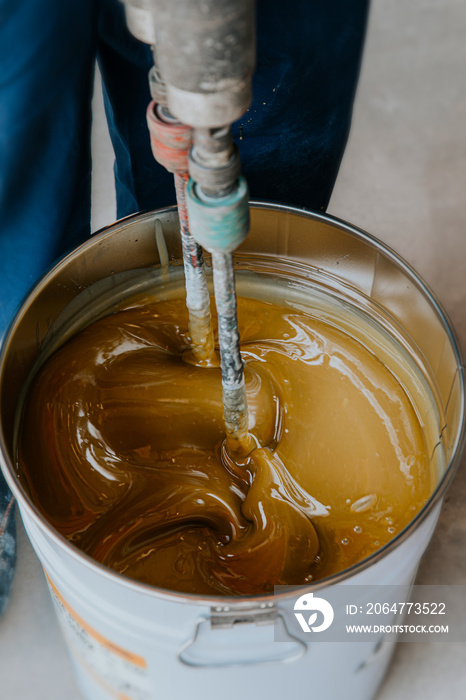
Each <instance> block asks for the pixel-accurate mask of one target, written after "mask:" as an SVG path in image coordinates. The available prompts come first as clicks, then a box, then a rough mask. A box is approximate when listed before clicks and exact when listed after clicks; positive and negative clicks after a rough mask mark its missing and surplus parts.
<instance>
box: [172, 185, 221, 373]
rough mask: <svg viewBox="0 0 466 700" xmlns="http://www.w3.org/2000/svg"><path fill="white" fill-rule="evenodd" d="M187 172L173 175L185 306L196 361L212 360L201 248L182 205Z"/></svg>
mask: <svg viewBox="0 0 466 700" xmlns="http://www.w3.org/2000/svg"><path fill="white" fill-rule="evenodd" d="M188 180H189V176H188V173H183V174H179V173H176V174H175V188H176V199H177V203H178V216H179V219H180V233H181V242H182V246H183V264H184V275H185V285H186V306H187V307H188V313H189V334H190V336H191V344H192V350H193V353H194V356H195V358H196V360H198V361H200V362H205V363H209V364H210V363H212V362H213V361H214V358H215V339H214V333H213V330H212V319H211V315H210V296H209V290H208V287H207V280H206V274H205V263H204V257H203V255H202V248H201V246H200V245H198V244H197V243H196V241H195V240H194V238H193V237H192V235H191V233H190V231H189V222H188V212H187V208H186V187H187V184H188Z"/></svg>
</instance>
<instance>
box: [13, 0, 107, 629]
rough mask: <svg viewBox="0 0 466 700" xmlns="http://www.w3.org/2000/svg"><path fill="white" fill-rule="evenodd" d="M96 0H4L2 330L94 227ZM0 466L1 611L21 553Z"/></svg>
mask: <svg viewBox="0 0 466 700" xmlns="http://www.w3.org/2000/svg"><path fill="white" fill-rule="evenodd" d="M95 18H96V7H95V3H94V1H93V0H66V1H65V2H64V1H63V0H48V1H47V2H37V1H35V0H0V337H1V336H2V334H3V332H4V330H5V327H6V325H7V324H8V322H9V321H10V319H11V317H12V315H13V313H14V311H15V309H16V307H17V306H18V304H19V302H20V301H21V299H22V297H23V296H24V295H25V294H26V292H27V291H28V289H29V287H30V286H31V285H32V284H33V283H34V282H35V280H36V279H37V277H38V276H39V275H40V274H41V273H42V272H43V271H44V269H45V268H46V267H47V266H48V265H50V263H51V262H52V261H53V260H54V259H55V258H56V256H57V255H58V254H59V253H61V252H63V251H64V250H66V249H67V248H70V247H71V246H73V245H75V244H76V243H77V242H80V241H82V239H83V238H84V237H85V236H86V235H88V234H89V221H90V102H91V95H92V75H93V66H94V56H95V36H96V22H95ZM14 510H15V509H14V501H13V498H12V496H11V493H10V492H9V490H8V488H7V485H6V483H5V481H4V479H3V477H2V475H1V474H0V615H1V614H2V612H3V610H4V608H5V606H6V603H7V600H8V594H9V588H10V583H11V580H12V578H13V572H14V565H15V559H16V544H15V522H14Z"/></svg>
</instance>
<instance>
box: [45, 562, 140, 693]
mask: <svg viewBox="0 0 466 700" xmlns="http://www.w3.org/2000/svg"><path fill="white" fill-rule="evenodd" d="M45 575H46V578H47V583H48V584H49V590H50V592H51V595H52V600H53V603H54V607H55V610H56V611H57V615H58V619H59V620H60V623H61V626H62V629H63V631H64V633H65V637H66V639H67V642H68V644H69V647H70V650H71V652H72V653H73V654H74V656H75V658H76V660H77V661H78V663H79V664H80V665H81V666H82V667H83V669H84V670H85V672H86V673H87V674H88V675H89V676H90V677H91V678H92V679H93V681H94V682H95V683H97V684H98V685H100V686H101V687H102V688H103V689H104V690H105V691H106V692H107V693H108V694H109V697H112V698H117V699H118V700H150V698H152V695H151V689H150V681H149V675H148V671H147V664H146V660H145V659H144V658H143V657H142V656H139V655H137V654H133V653H132V652H130V651H128V650H127V649H123V648H122V647H121V646H119V645H117V644H114V643H113V642H112V641H111V640H109V639H107V638H106V637H104V636H103V635H101V634H100V633H99V632H97V630H95V629H94V628H93V627H91V626H90V625H89V624H88V623H87V622H86V621H85V620H83V618H82V617H81V616H80V615H78V613H76V612H75V611H74V610H73V608H72V607H71V606H70V605H69V603H67V601H66V600H65V599H64V598H63V596H62V595H61V593H60V592H59V590H58V589H57V587H56V586H55V584H54V583H53V582H52V581H51V579H50V577H49V576H48V574H47V573H46V574H45Z"/></svg>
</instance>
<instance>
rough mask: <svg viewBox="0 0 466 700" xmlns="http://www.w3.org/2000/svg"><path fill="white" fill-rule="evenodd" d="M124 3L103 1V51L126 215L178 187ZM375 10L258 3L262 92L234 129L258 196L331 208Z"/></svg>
mask: <svg viewBox="0 0 466 700" xmlns="http://www.w3.org/2000/svg"><path fill="white" fill-rule="evenodd" d="M117 5H118V3H117V1H116V0H104V2H103V11H102V15H101V22H100V44H99V47H100V48H99V55H100V65H101V70H102V74H103V80H104V84H105V87H104V92H105V99H106V108H107V115H108V118H109V126H110V133H111V136H112V141H113V144H114V148H115V153H116V163H115V175H116V186H117V203H118V216H124V215H126V214H130V213H132V212H135V211H138V210H143V209H148V208H155V207H161V206H167V205H171V204H173V203H174V201H175V193H174V190H173V188H172V176H171V175H169V174H168V173H166V172H165V171H164V169H163V168H161V166H159V165H158V164H156V163H155V162H154V161H153V158H152V154H151V151H150V146H149V136H148V133H147V127H146V122H145V111H146V107H147V104H148V103H149V100H150V96H149V89H148V83H147V72H148V70H149V68H150V66H151V64H152V56H151V52H150V49H149V47H147V46H145V45H144V44H142V43H141V42H138V41H137V40H136V39H134V38H133V37H132V36H131V35H130V34H129V32H128V31H127V29H126V26H125V21H124V15H123V8H122V7H120V8H118V7H116V6H117ZM368 6H369V0H328V2H325V3H323V2H319V1H318V0H309V1H308V2H299V3H298V2H295V3H291V4H290V3H288V4H287V3H283V2H282V1H281V0H258V2H257V43H258V51H257V69H256V71H255V74H254V78H253V95H254V98H253V103H252V105H251V108H250V109H249V111H248V112H247V113H246V114H245V115H244V116H243V117H242V118H241V119H240V120H238V121H237V122H236V123H235V124H234V125H233V136H234V138H235V140H236V141H237V143H238V145H239V147H240V153H241V162H242V169H243V173H244V174H245V176H246V179H247V180H248V184H249V189H250V194H251V198H252V199H267V200H275V201H280V202H284V203H288V204H295V205H298V206H303V207H307V208H310V209H316V210H318V209H320V210H325V209H326V208H327V205H328V202H329V199H330V195H331V193H332V189H333V186H334V183H335V180H336V177H337V174H338V169H339V166H340V162H341V159H342V157H343V152H344V149H345V146H346V141H347V137H348V132H349V128H350V123H351V114H352V108H353V100H354V94H355V90H356V85H357V80H358V76H359V67H360V61H361V54H362V48H363V44H364V35H365V29H366V20H367V12H368Z"/></svg>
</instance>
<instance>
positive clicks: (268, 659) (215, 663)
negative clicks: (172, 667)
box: [178, 603, 308, 668]
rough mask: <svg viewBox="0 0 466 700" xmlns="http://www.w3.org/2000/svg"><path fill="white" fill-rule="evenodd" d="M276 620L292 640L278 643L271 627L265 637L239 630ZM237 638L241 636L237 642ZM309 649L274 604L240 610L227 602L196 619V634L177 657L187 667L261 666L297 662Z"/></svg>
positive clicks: (268, 624) (251, 630) (271, 622)
mask: <svg viewBox="0 0 466 700" xmlns="http://www.w3.org/2000/svg"><path fill="white" fill-rule="evenodd" d="M277 622H278V623H280V624H281V625H282V626H283V630H284V633H285V634H286V636H287V637H289V640H290V642H289V643H281V644H276V643H275V642H274V639H273V637H272V639H271V638H270V634H269V632H270V628H269V630H267V634H266V635H265V636H264V635H261V631H260V630H257V629H250V630H247V632H248V634H247V636H245V634H244V632H245V630H244V629H241V630H238V629H237V626H239V625H241V626H243V625H248V626H250V625H256V626H258V627H261V626H264V625H267V626H270V625H273V624H276V623H277ZM209 623H210V625H209ZM226 631H227V634H226V635H225V632H226ZM235 637H238V644H237V645H236V644H235V642H236V640H235ZM307 649H308V645H307V644H305V643H304V642H303V641H302V640H301V639H299V638H298V637H295V636H294V635H293V634H292V633H291V632H290V631H289V630H288V628H287V625H286V620H285V618H284V617H283V616H282V615H281V613H280V611H279V610H278V609H277V608H276V606H275V605H274V604H273V603H261V605H260V606H259V607H257V606H249V607H241V608H240V609H238V608H236V607H230V606H228V605H227V606H215V607H212V608H211V609H210V617H200V618H199V619H198V620H197V621H196V626H195V629H194V634H193V636H192V638H191V639H190V640H189V641H188V642H186V644H185V645H184V646H183V647H182V649H181V650H180V653H179V655H178V658H179V660H180V661H181V662H182V663H183V664H186V665H187V666H202V667H204V668H218V667H225V666H238V665H239V666H244V665H253V666H256V665H257V666H262V665H263V664H276V663H283V662H291V661H298V660H299V659H300V658H301V657H302V656H304V654H305V653H306V652H307Z"/></svg>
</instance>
